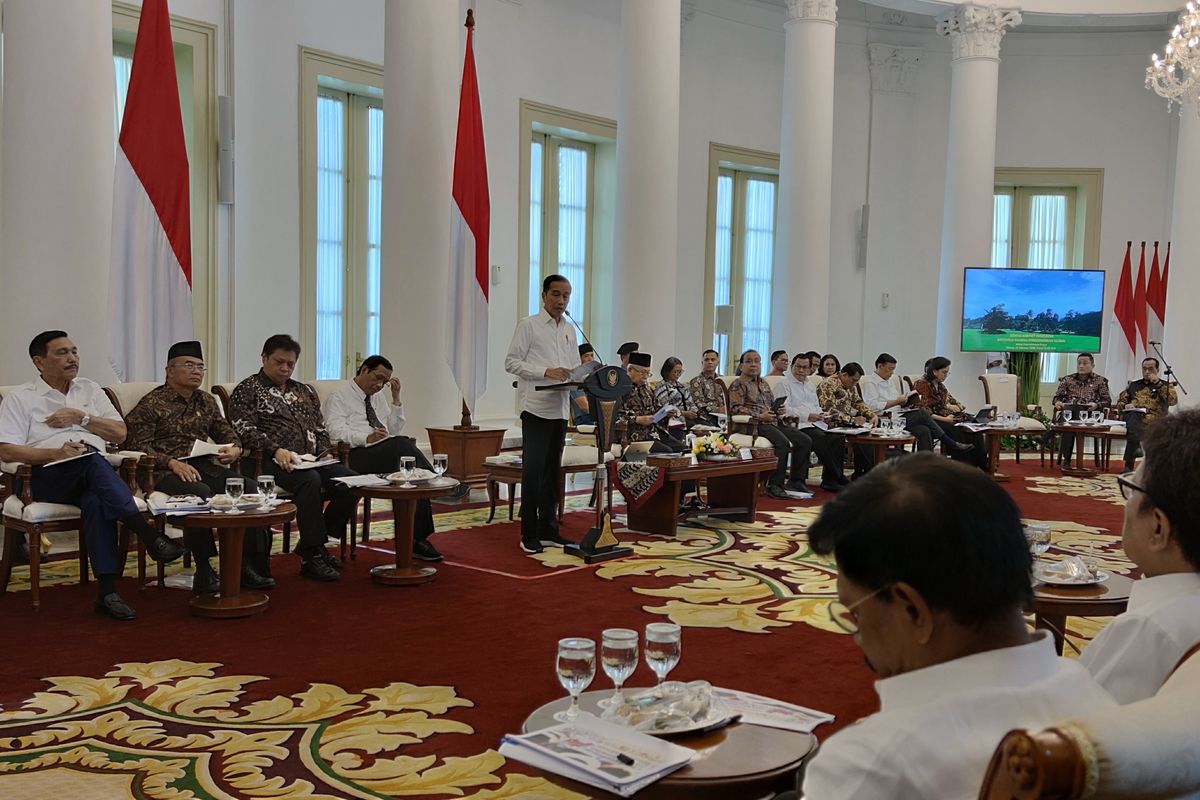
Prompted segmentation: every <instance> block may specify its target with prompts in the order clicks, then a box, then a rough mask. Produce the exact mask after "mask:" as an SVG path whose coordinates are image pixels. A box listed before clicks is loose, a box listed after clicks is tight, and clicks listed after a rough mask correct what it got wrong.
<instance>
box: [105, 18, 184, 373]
mask: <svg viewBox="0 0 1200 800" xmlns="http://www.w3.org/2000/svg"><path fill="white" fill-rule="evenodd" d="M188 215H189V210H188V161H187V150H186V149H185V147H184V140H183V120H182V118H181V117H180V112H179V89H178V87H177V86H176V83H175V54H174V49H173V47H172V44H171V20H170V14H169V12H168V11H167V3H166V0H145V2H144V3H142V18H141V22H140V23H139V24H138V33H137V43H136V44H135V45H134V49H133V67H132V70H131V72H130V78H129V94H128V97H127V99H126V101H125V114H124V118H123V119H122V122H121V136H120V146H119V147H118V148H117V156H116V175H115V179H114V182H113V235H112V265H111V271H110V273H109V281H108V309H109V319H110V320H111V325H112V331H111V334H110V342H109V345H110V349H109V360H110V361H111V362H112V366H113V370H114V371H115V372H116V373H117V376H118V377H119V378H120V379H121V380H123V381H150V380H159V379H161V378H162V375H163V365H164V364H165V363H166V357H167V348H169V347H170V346H171V344H172V343H174V342H177V341H182V340H186V339H192V338H194V336H193V333H192V244H191V233H190V222H189V216H188Z"/></svg>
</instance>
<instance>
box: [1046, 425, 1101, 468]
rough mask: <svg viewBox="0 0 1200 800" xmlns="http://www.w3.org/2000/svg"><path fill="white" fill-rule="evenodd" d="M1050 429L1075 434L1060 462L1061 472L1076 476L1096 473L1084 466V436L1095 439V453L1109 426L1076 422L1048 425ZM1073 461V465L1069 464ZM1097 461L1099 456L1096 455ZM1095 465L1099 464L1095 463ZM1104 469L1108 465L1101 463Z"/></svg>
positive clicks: (1055, 431) (1085, 453) (1060, 432)
mask: <svg viewBox="0 0 1200 800" xmlns="http://www.w3.org/2000/svg"><path fill="white" fill-rule="evenodd" d="M1050 430H1051V431H1053V432H1054V433H1057V434H1059V435H1062V434H1064V433H1073V434H1075V444H1074V447H1072V448H1071V452H1070V453H1067V454H1066V458H1065V459H1064V460H1063V463H1062V472H1063V474H1064V475H1070V476H1072V477H1076V478H1091V477H1094V476H1095V475H1096V470H1094V469H1091V468H1090V467H1087V466H1085V462H1084V459H1085V458H1086V457H1087V450H1086V448H1085V447H1084V437H1086V436H1091V437H1092V438H1094V439H1095V440H1096V453H1097V454H1098V453H1099V452H1100V440H1101V439H1102V438H1104V437H1106V436H1108V431H1109V428H1108V426H1107V425H1080V424H1078V423H1059V424H1057V425H1052V426H1050ZM1072 461H1074V463H1075V466H1073V467H1072V466H1071V462H1072ZM1097 461H1099V458H1098V457H1097ZM1097 466H1101V465H1100V464H1099V463H1097ZM1103 466H1104V469H1105V470H1107V469H1108V465H1107V464H1105V465H1103Z"/></svg>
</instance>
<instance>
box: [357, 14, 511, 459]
mask: <svg viewBox="0 0 1200 800" xmlns="http://www.w3.org/2000/svg"><path fill="white" fill-rule="evenodd" d="M384 9H385V10H384V93H383V118H384V128H383V163H384V169H383V220H382V222H383V253H382V262H381V266H380V272H381V275H380V296H381V298H382V307H383V313H382V318H381V320H380V331H379V339H380V347H381V348H382V350H383V354H384V355H386V356H387V357H388V359H389V360H390V361H391V362H392V364H393V366H394V367H395V369H396V375H397V376H399V378H400V381H401V383H402V385H403V387H404V388H403V395H402V396H403V398H404V409H405V413H406V414H407V417H408V428H407V429H406V431H405V433H407V434H408V435H411V436H415V437H416V438H417V439H419V440H424V439H425V438H426V435H425V427H426V426H430V425H446V424H451V423H457V422H458V421H459V417H460V416H461V412H460V407H461V406H460V404H461V395H460V394H459V393H458V389H457V387H456V386H455V384H454V379H453V377H452V376H451V374H450V369H449V367H448V366H447V365H446V355H445V351H446V341H445V334H444V332H443V326H444V324H445V322H444V320H445V318H446V313H447V300H446V271H447V270H448V269H449V261H450V202H451V200H450V184H451V178H452V175H453V162H454V136H455V119H456V114H457V113H458V85H459V79H460V75H461V72H462V62H461V61H460V47H459V44H458V41H459V38H462V39H463V40H464V41H465V37H466V29H465V28H463V27H462V21H463V20H462V19H461V18H460V17H459V13H458V4H457V3H446V2H444V1H443V0H403V2H389V3H387V4H386V5H385V6H384ZM456 37H457V38H456ZM505 336H507V333H504V334H499V335H498V336H497V341H500V340H505V341H507V340H506V339H505ZM489 357H490V358H503V350H502V349H500V350H497V348H496V346H495V345H494V346H493V347H492V349H491V351H490V353H489Z"/></svg>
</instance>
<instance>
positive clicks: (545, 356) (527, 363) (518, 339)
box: [504, 308, 579, 419]
mask: <svg viewBox="0 0 1200 800" xmlns="http://www.w3.org/2000/svg"><path fill="white" fill-rule="evenodd" d="M578 364H579V345H578V343H577V341H576V339H575V328H574V327H573V326H572V325H571V323H569V322H567V320H565V319H560V320H558V322H555V321H554V317H552V316H550V312H548V311H546V309H544V308H543V309H542V310H541V311H539V312H538V313H537V314H534V315H533V316H532V317H526V318H525V319H523V320H521V321H520V322H518V323H517V329H516V331H515V332H514V333H513V338H512V343H511V344H509V346H508V354H507V355H506V356H505V357H504V370H505V372H507V373H509V374H510V375H516V376H517V391H518V392H519V393H520V396H521V411H528V412H529V413H530V414H533V415H534V416H537V417H541V418H542V419H570V417H569V416H568V404H569V400H570V392H568V391H566V390H562V391H557V390H550V391H544V392H538V391H535V390H534V387H536V386H549V385H551V384H554V383H558V382H559V381H552V380H550V379H548V378H546V377H545V376H546V370H548V369H554V368H556V367H564V368H566V369H572V368H574V367H575V366H576V365H578Z"/></svg>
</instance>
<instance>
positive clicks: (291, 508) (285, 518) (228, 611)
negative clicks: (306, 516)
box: [170, 503, 296, 619]
mask: <svg viewBox="0 0 1200 800" xmlns="http://www.w3.org/2000/svg"><path fill="white" fill-rule="evenodd" d="M295 516H296V506H295V505H293V504H292V503H282V504H280V505H277V506H275V507H274V508H271V509H267V510H262V511H259V510H254V511H243V512H242V513H240V514H230V513H223V514H221V513H213V512H209V513H204V514H187V515H186V516H178V517H171V518H170V519H171V524H172V525H178V526H179V527H181V528H210V529H213V530H216V532H217V541H218V542H219V543H220V549H219V556H218V557H219V559H220V561H219V563H220V569H219V571H220V576H221V590H220V591H219V592H217V593H216V594H198V595H196V596H195V597H193V598H192V600H191V603H190V605H191V609H192V613H193V614H195V615H196V616H197V617H210V618H213V619H234V618H237V617H252V616H254V615H255V614H261V613H263V612H264V611H266V610H267V604H268V603H269V602H270V598H269V597H267V595H266V594H265V593H264V592H243V591H242V540H243V539H245V537H246V528H259V527H262V528H270V527H271V526H272V525H282V524H283V523H285V522H291V521H292V520H293V519H294V518H295Z"/></svg>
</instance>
